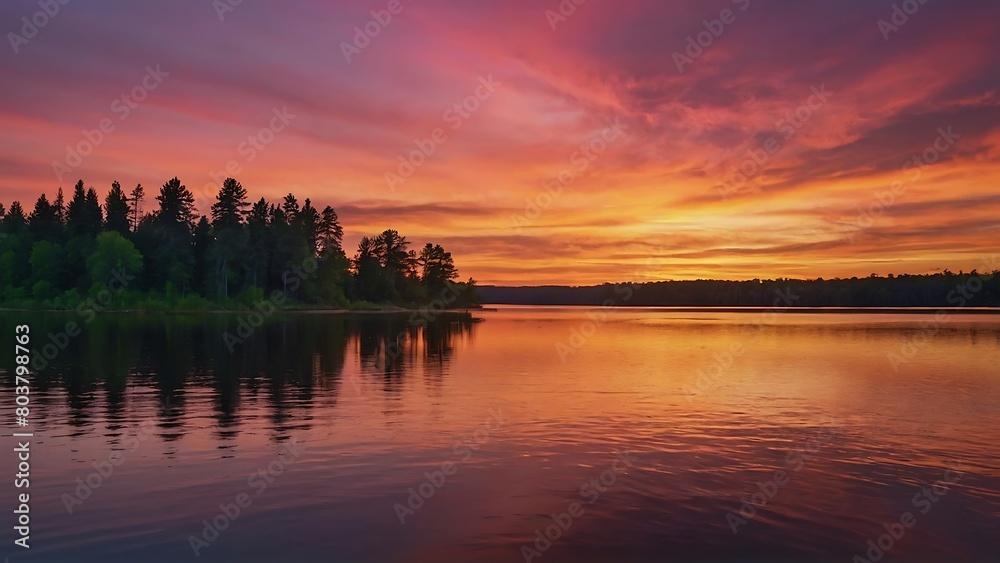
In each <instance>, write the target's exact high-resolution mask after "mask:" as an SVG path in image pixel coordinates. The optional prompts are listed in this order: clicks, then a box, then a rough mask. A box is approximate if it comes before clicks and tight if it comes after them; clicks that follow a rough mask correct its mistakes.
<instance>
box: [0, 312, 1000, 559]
mask: <svg viewBox="0 0 1000 563" xmlns="http://www.w3.org/2000/svg"><path fill="white" fill-rule="evenodd" d="M473 317H474V320H470V319H469V318H468V317H460V316H456V317H451V316H449V317H446V318H442V319H439V320H438V321H436V322H433V323H430V324H428V326H427V327H426V328H415V327H413V326H412V325H411V323H409V322H408V317H407V316H405V315H404V316H386V315H370V316H342V315H319V314H314V315H288V316H282V317H280V318H278V317H275V318H273V319H271V321H270V322H269V323H268V324H266V325H265V326H264V327H263V328H260V329H257V330H256V331H254V333H253V334H252V335H250V337H249V338H248V339H247V340H246V342H244V343H243V344H238V343H237V344H235V345H234V346H233V351H230V349H229V348H228V347H227V344H226V342H225V341H224V340H223V334H224V333H225V332H226V331H227V330H228V331H230V332H231V333H233V334H235V333H236V330H237V328H238V326H237V322H238V317H235V316H224V315H210V316H192V317H185V316H167V317H161V316H105V317H99V318H98V319H96V320H94V321H93V322H92V323H90V324H87V325H86V326H85V328H84V332H83V334H82V335H80V336H78V337H76V338H72V339H70V341H69V343H68V347H67V349H66V350H65V351H64V352H61V353H60V354H59V355H58V356H57V357H56V358H55V359H54V360H52V361H51V362H49V363H50V365H49V366H46V367H45V369H43V370H41V372H40V373H39V374H38V376H37V377H36V379H35V381H34V382H33V389H32V408H33V411H32V419H33V421H32V428H31V429H32V430H33V431H34V433H35V438H34V441H33V442H32V446H31V447H32V454H31V462H32V468H31V489H30V491H31V499H32V506H31V517H32V521H31V523H32V528H31V540H30V541H31V546H32V547H31V549H30V551H27V550H21V549H20V548H18V549H17V550H15V549H13V548H11V547H10V546H11V545H12V541H13V536H11V531H10V530H11V528H10V526H11V525H12V522H13V518H12V517H10V516H8V518H7V519H8V523H7V525H5V527H4V529H5V530H7V531H6V532H5V534H6V536H5V538H6V539H5V548H4V551H3V554H4V555H12V556H11V558H10V561H11V563H14V562H20V561H26V562H29V561H39V562H42V561H44V562H49V561H59V562H63V561H65V562H91V561H94V562H97V561H101V562H119V561H122V562H125V561H128V562H138V561H142V562H159V561H196V560H197V561H219V562H248V563H252V562H263V561H268V562H271V561H274V562H313V561H445V560H456V561H472V560H484V561H511V562H516V561H524V560H525V558H526V557H528V558H530V559H531V560H532V561H729V560H732V561H747V560H750V561H753V560H761V561H786V560H787V561H799V560H801V561H816V560H834V561H851V560H852V558H853V557H854V556H862V557H866V552H868V551H869V550H871V549H873V548H872V545H875V546H877V544H878V542H879V541H881V542H882V544H883V546H884V547H886V546H888V547H887V554H886V555H885V557H884V558H883V559H882V560H883V561H887V560H907V561H911V560H930V561H991V560H992V561H996V560H997V555H998V553H1000V548H998V544H997V540H998V539H1000V438H998V437H997V428H998V427H1000V316H983V315H968V316H963V315H952V316H950V317H949V318H948V319H946V322H944V323H939V324H938V325H937V326H936V327H935V326H934V325H931V324H928V322H929V321H933V316H932V315H888V314H886V315H880V314H869V315H851V314H822V315H820V314H815V315H814V314H785V315H776V316H774V317H773V318H772V317H770V316H767V317H762V316H761V315H760V314H759V313H758V314H752V313H711V312H703V313H698V312H671V311H669V310H655V309H646V310H642V309H619V310H615V311H613V312H611V311H601V310H591V309H586V308H520V307H504V308H500V309H499V310H498V311H496V312H482V313H476V314H475V315H473ZM70 320H75V321H78V322H79V321H81V320H82V319H81V318H75V319H74V318H73V315H72V314H70V315H42V314H32V315H24V314H13V313H3V317H2V318H0V331H2V332H0V334H2V335H4V336H3V337H4V338H6V339H8V340H13V334H14V331H13V327H14V325H15V324H20V323H23V322H27V323H30V324H31V326H32V332H33V334H34V335H35V336H34V338H35V342H36V344H37V343H44V342H45V335H46V334H48V333H49V332H50V331H55V332H58V331H60V330H61V327H62V326H63V325H65V323H66V322H67V321H70ZM244 335H245V333H244ZM12 347H13V346H4V347H3V348H4V351H3V354H4V355H2V356H0V359H2V361H3V363H2V367H5V368H7V371H3V370H0V373H3V382H4V384H5V385H6V386H7V387H8V389H9V388H10V387H11V386H12V384H13V378H12V375H11V374H10V366H11V365H12V364H13V360H12V357H11V355H10V353H11V351H10V350H7V348H12ZM3 396H4V397H5V399H4V400H3V406H4V409H3V413H4V414H3V416H4V420H12V419H13V406H14V405H13V401H12V395H11V393H5V394H4V395H3ZM11 427H12V426H11ZM7 442H8V443H11V442H12V439H11V438H8V439H7ZM8 452H9V450H8ZM112 459H113V460H114V461H115V462H116V463H117V465H116V466H112V465H111V464H110V461H109V460H112ZM0 463H2V464H3V466H4V467H5V471H7V474H8V475H9V476H10V475H12V474H13V473H15V472H16V471H15V465H14V464H15V462H14V456H13V455H12V454H10V453H8V454H7V455H5V456H3V460H2V462H0ZM95 464H97V466H98V467H102V468H104V470H105V472H107V467H112V468H113V471H112V472H111V473H110V474H108V475H107V476H106V477H101V476H100V475H99V474H97V469H95ZM95 475H96V476H95ZM602 479H603V481H602ZM88 480H89V482H90V485H86V483H87V482H88ZM92 485H96V486H92ZM935 487H936V488H935ZM88 491H89V494H88ZM421 493H424V495H423V496H421ZM13 494H14V489H13V487H12V486H11V483H8V485H6V486H5V487H3V490H2V498H3V501H4V503H5V504H4V508H3V509H4V510H5V511H9V510H11V509H12V508H13V507H14V498H13ZM425 496H426V497H428V498H424V497H425ZM237 499H240V500H242V501H243V502H244V503H245V504H246V506H244V507H243V508H241V509H240V513H239V515H238V516H236V517H235V518H234V519H231V518H230V517H228V516H222V511H221V509H220V504H221V505H223V506H225V505H230V504H233V503H234V502H236V501H237ZM246 501H249V503H248V504H247V503H246ZM67 507H68V508H67ZM70 511H72V513H70ZM553 514H555V515H556V520H558V521H559V523H561V524H562V527H560V525H559V523H554V520H553V516H552V515H553ZM8 515H10V512H8ZM907 515H908V516H907ZM901 519H902V520H905V523H907V524H909V526H907V527H904V526H903V525H902V524H898V523H899V522H900V521H901ZM213 520H214V521H217V522H219V523H220V524H224V526H221V527H224V528H225V529H223V530H221V531H218V533H217V534H216V530H214V529H212V530H206V524H205V523H206V522H209V523H210V522H212V521H213ZM401 520H402V522H401ZM886 524H888V525H889V530H894V531H895V532H896V534H897V535H899V537H898V538H892V537H890V536H888V535H886V536H885V537H883V538H881V540H880V536H883V535H884V534H888V533H889V532H887V529H886V528H885V527H884V525H886ZM894 524H897V525H896V526H894ZM563 528H565V530H564V529H563ZM546 532H548V533H550V534H552V535H553V536H556V537H557V539H555V540H549V539H547V538H545V537H544V536H545V534H546ZM192 537H198V538H200V539H201V541H204V543H205V545H202V546H201V547H200V549H199V555H198V556H197V557H196V556H195V553H194V550H193V549H192V545H191V538H192ZM539 538H543V539H539ZM209 539H211V540H212V541H208V540H209ZM869 540H871V541H872V542H873V544H871V545H869V544H868V542H869ZM890 540H891V542H890ZM890 543H891V546H890ZM875 549H879V548H877V547H876V548H875ZM877 554H878V553H877V552H872V555H877Z"/></svg>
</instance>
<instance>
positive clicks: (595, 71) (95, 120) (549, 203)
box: [0, 0, 1000, 285]
mask: <svg viewBox="0 0 1000 563" xmlns="http://www.w3.org/2000/svg"><path fill="white" fill-rule="evenodd" d="M227 1H232V3H233V4H235V3H237V2H236V0H217V1H216V2H215V3H213V2H212V1H211V0H183V1H170V2H166V1H158V2H134V1H125V0H117V1H111V0H106V1H90V2H83V1H79V0H76V1H70V2H69V3H68V4H66V5H64V6H63V5H60V6H59V11H58V13H56V14H55V15H54V16H52V17H51V18H50V17H48V16H45V17H44V18H43V17H42V16H37V18H36V20H37V21H44V20H48V21H45V23H44V25H42V26H40V28H39V29H37V33H35V34H31V33H30V32H31V31H32V30H31V29H28V30H27V31H28V33H24V29H23V28H24V27H25V23H24V21H23V20H22V18H24V17H28V18H29V20H30V19H31V18H32V16H33V14H35V13H36V12H39V11H40V8H39V4H38V2H37V1H30V0H7V1H5V2H3V4H2V5H0V19H2V21H3V31H4V33H5V35H6V37H7V39H8V44H7V45H5V46H4V47H3V49H2V55H0V65H2V69H3V73H2V76H3V85H4V86H3V91H2V94H0V96H2V100H3V103H2V105H0V112H2V128H3V132H4V135H3V137H2V139H0V202H3V203H4V205H5V206H9V204H10V202H11V201H13V200H21V202H22V205H24V207H25V208H27V209H28V210H30V208H31V207H32V205H33V204H34V200H35V199H36V198H37V196H38V194H40V193H42V192H45V193H47V194H48V195H49V198H50V199H51V198H52V197H54V195H55V192H56V190H57V188H58V187H60V186H62V187H63V189H64V190H66V191H69V190H71V189H72V186H73V184H74V183H75V182H76V180H77V179H80V178H82V179H83V180H84V182H85V183H86V184H87V185H92V186H94V187H96V188H97V189H98V191H99V192H100V193H101V195H102V197H103V194H104V193H106V191H107V189H108V187H109V186H110V184H111V182H112V181H113V180H118V181H120V182H121V183H122V184H123V186H124V187H125V188H126V190H129V189H131V188H132V187H134V186H135V184H136V183H142V184H143V185H144V186H145V187H146V193H147V204H146V205H147V209H149V208H151V207H152V203H153V201H152V198H153V196H155V193H156V192H157V191H158V190H159V187H160V186H161V185H162V184H163V183H164V182H165V181H166V180H167V179H169V178H171V177H173V176H178V177H179V178H180V179H181V181H182V182H183V183H184V184H186V185H187V186H188V187H189V188H190V189H191V190H192V191H193V192H194V193H195V194H196V196H197V198H198V206H199V209H201V210H202V211H205V210H207V208H208V205H209V204H210V203H211V198H212V196H214V194H215V192H216V191H217V189H218V186H219V184H220V183H221V182H220V181H217V180H216V179H213V176H215V177H217V178H219V179H220V180H221V179H223V178H225V177H226V176H228V175H230V174H228V173H227V172H226V167H227V166H230V165H236V166H238V167H239V170H240V171H239V172H238V173H236V174H233V175H234V176H235V177H236V178H237V179H238V180H240V182H242V184H243V185H244V187H246V188H247V190H248V191H249V192H250V196H251V198H252V199H257V198H259V197H261V196H264V197H266V198H267V199H268V200H271V201H273V200H276V199H278V198H280V197H281V196H282V195H284V194H286V193H288V192H293V193H295V194H296V195H297V196H298V198H299V200H300V201H302V200H304V199H305V198H307V197H309V198H311V199H312V200H313V203H314V205H316V206H319V207H321V208H322V206H325V205H332V206H334V207H335V208H336V209H337V210H338V212H339V213H340V217H341V220H342V222H343V224H344V226H345V230H346V239H347V240H346V242H345V246H346V247H347V251H348V254H350V255H353V253H354V248H355V246H356V244H357V241H358V239H360V237H361V236H363V235H370V234H375V233H378V232H380V231H382V230H384V229H386V228H395V229H397V230H399V231H400V232H401V233H402V234H404V235H406V236H407V237H408V239H409V240H410V241H411V242H413V243H414V246H417V245H423V243H424V242H436V243H440V244H442V245H443V246H444V247H445V248H446V249H448V250H450V251H451V252H452V253H453V254H454V256H455V259H456V262H457V264H458V266H459V269H460V273H461V274H462V276H463V277H468V276H472V277H474V278H476V279H477V280H478V281H479V282H480V283H487V284H492V283H497V284H506V285H530V284H537V283H561V284H588V283H598V282H603V281H623V280H639V281H643V280H656V279H690V278H699V277H711V278H731V279H748V278H755V277H760V278H765V277H775V276H782V277H786V276H787V277H809V278H815V277H818V276H823V277H834V276H847V277H850V276H867V275H869V274H871V273H873V272H874V273H879V274H888V273H903V272H909V273H923V272H932V271H935V270H940V269H943V268H950V269H951V270H954V271H958V270H960V269H965V270H970V269H973V268H977V267H978V268H979V269H980V270H982V269H983V267H984V266H983V265H984V261H987V259H988V258H989V257H990V256H991V255H993V254H995V253H997V242H998V240H1000V92H998V89H1000V48H998V45H997V37H998V30H1000V3H997V2H990V1H953V0H949V1H947V2H946V1H944V0H929V1H927V2H926V3H925V4H924V5H922V6H921V5H919V3H918V2H916V0H910V1H909V2H896V6H903V5H904V4H905V7H906V8H907V9H909V11H913V10H912V8H913V7H917V9H916V11H913V13H912V14H906V13H905V12H904V11H902V8H900V9H899V10H898V11H897V12H896V14H895V16H894V9H893V5H894V3H893V1H890V0H842V1H839V2H792V1H777V0H732V1H731V0H714V1H712V2H706V1H704V0H701V1H694V0H685V1H672V2H663V1H657V0H648V1H627V0H616V1H614V2H612V1H610V0H587V1H585V2H583V3H582V4H580V5H579V6H577V5H576V4H574V3H572V2H570V1H569V0H567V1H566V2H564V3H563V9H564V12H565V13H566V15H565V16H563V15H558V17H557V14H559V9H560V4H559V2H558V1H556V0H548V1H527V0H503V1H501V0H490V1H482V2H457V1H452V2H444V1H435V0H412V1H411V0H401V2H400V3H399V4H398V6H399V8H398V9H396V11H397V13H396V14H394V15H392V19H391V21H389V23H388V24H387V25H383V24H379V23H377V22H374V23H370V22H373V20H374V17H373V15H372V13H371V12H372V11H373V10H374V11H385V10H387V7H388V6H390V4H394V3H393V2H391V1H390V0H372V1H357V2H328V1H327V2H321V1H318V0H314V1H297V2H294V3H291V2H288V3H278V2H264V1H260V0H243V1H242V3H240V4H239V5H238V6H235V7H232V8H230V7H229V4H228V3H227ZM577 1H580V0H577ZM43 3H44V2H43ZM223 6H224V7H225V9H222V8H221V7H223ZM567 6H572V7H573V9H574V10H573V11H572V13H570V10H569V9H568V8H567ZM723 10H729V12H728V13H726V14H724V13H723ZM386 13H388V12H386ZM380 17H383V18H384V16H380ZM894 17H895V22H893V18H894ZM904 17H905V18H907V19H906V21H903V18H904ZM722 19H726V20H728V21H729V23H723V22H722V21H721V20H722ZM704 20H709V21H708V23H707V24H706V23H704ZM711 20H720V21H719V22H718V23H713V22H712V21H711ZM880 20H883V22H882V23H881V24H880ZM383 21H384V20H383ZM366 24H367V25H368V29H370V30H374V31H377V35H376V36H375V37H372V38H369V37H367V36H365V37H363V38H361V37H359V38H357V39H356V35H357V32H356V31H355V27H356V26H357V27H359V28H361V29H362V31H363V30H364V28H365V26H366ZM890 26H891V27H890ZM709 28H711V29H709ZM713 30H714V31H716V34H717V35H718V36H717V37H716V35H713V34H712V31H713ZM10 33H14V34H19V35H20V34H24V37H25V40H24V41H21V40H18V39H17V38H15V37H12V36H11V35H10ZM699 34H701V37H700V39H701V40H703V42H704V43H705V44H708V46H707V47H702V46H698V50H700V51H702V52H701V53H700V54H699V53H698V51H697V50H695V48H693V47H691V43H690V42H689V37H690V38H691V41H693V42H695V44H696V43H697V41H698V39H699ZM27 35H32V37H31V38H30V39H28V38H27ZM359 39H360V40H359ZM365 40H367V43H366V41H365ZM345 45H353V46H352V47H350V48H347V47H345ZM15 51H16V52H15ZM345 53H346V54H345ZM675 53H676V54H675ZM681 55H683V57H688V58H686V59H681V58H679V57H680V56H681ZM348 59H349V60H348ZM678 62H680V63H681V64H680V65H679V64H678ZM679 66H680V67H682V68H679ZM157 68H159V71H160V73H159V77H158V78H157V77H156V76H147V75H148V74H149V70H148V69H153V70H154V71H155V69H157ZM155 74H156V73H155V72H154V75H155ZM144 80H145V83H146V86H145V87H143V86H142V84H143V82H144ZM150 86H152V87H151V88H150ZM133 90H134V91H135V93H136V94H138V95H139V96H138V97H143V98H144V99H143V100H142V101H141V102H138V103H136V104H135V106H134V107H130V106H129V105H127V101H123V100H122V99H121V98H122V96H130V95H131V93H132V92H133ZM817 92H819V93H822V94H817ZM823 92H825V93H823ZM477 95H478V98H477V97H476V96H477ZM470 96H471V98H470ZM467 98H468V99H467ZM116 100H117V101H116ZM463 100H464V101H465V103H466V104H467V108H472V109H471V110H470V109H462V108H459V109H460V110H461V111H460V112H457V111H456V110H455V108H454V106H455V104H456V103H459V104H461V103H463ZM796 112H797V113H798V117H796ZM281 113H284V114H285V116H286V117H285V119H284V121H283V120H282V119H279V118H277V117H276V115H277V114H281ZM790 115H791V117H790V118H789V116H790ZM291 116H294V117H291ZM102 120H106V121H105V122H104V124H105V125H106V126H107V125H108V124H110V126H111V127H107V129H108V131H107V132H106V133H100V136H102V137H103V138H102V139H100V140H99V141H98V142H96V143H94V145H95V146H94V148H93V151H92V154H89V155H87V156H83V157H82V158H81V160H80V161H79V162H76V161H75V160H74V158H72V157H71V158H69V159H68V157H67V147H79V146H82V147H83V148H84V149H86V148H88V146H87V145H88V143H89V142H90V141H88V140H87V138H88V136H89V137H90V138H91V139H97V135H98V134H97V133H90V134H85V133H84V131H91V130H99V128H100V127H101V123H102ZM286 122H287V124H286ZM609 123H611V124H613V123H620V124H621V126H620V127H621V128H620V129H619V130H617V131H615V130H612V129H611V128H610V126H609ZM271 125H276V129H277V128H280V129H281V130H280V131H276V132H274V133H272V132H271V131H270V130H268V131H266V132H265V133H264V134H263V136H262V137H261V139H262V140H268V141H270V142H269V143H266V144H264V143H261V144H259V145H258V146H259V148H253V145H251V144H248V143H247V139H248V137H250V136H254V135H258V134H259V133H260V132H261V130H262V128H264V129H267V128H268V127H270V126H271ZM438 129H439V130H440V131H437V132H435V130H438ZM602 135H603V136H604V138H603V139H602ZM435 138H436V140H435ZM418 139H420V140H424V139H427V141H421V143H420V144H422V145H423V146H424V147H425V148H426V147H432V148H433V154H430V155H429V156H423V155H420V157H421V158H420V159H418V160H423V162H422V163H421V164H420V165H418V166H415V167H414V168H413V171H412V174H410V175H409V176H408V177H406V178H405V181H401V182H400V181H396V180H393V181H388V180H387V173H393V174H401V173H403V172H409V171H407V170H405V169H404V170H400V158H401V157H404V158H406V157H407V155H410V153H411V152H412V151H415V150H418V144H417V143H415V140H418ZM241 144H242V146H241ZM581 146H584V147H590V148H589V149H588V150H586V151H582V152H581ZM935 146H936V148H935ZM748 151H749V152H748ZM751 154H755V155H756V157H757V159H758V161H759V162H762V164H758V163H757V162H754V160H753V159H752V157H751V156H750V155H751ZM762 155H763V156H762ZM251 157H252V159H251ZM914 158H917V159H918V162H919V166H916V167H914V166H913V164H912V161H913V159H914ZM231 161H232V164H230V162H231ZM931 161H933V163H932V162H931ZM908 162H909V163H911V164H907V163H908ZM53 163H59V166H57V167H56V168H59V170H54V166H53ZM904 166H907V167H908V168H907V169H905V170H904ZM64 167H65V169H64ZM740 168H745V169H746V170H750V171H752V172H751V173H750V177H749V179H748V180H747V181H746V183H745V184H743V185H742V186H741V187H739V188H737V187H734V185H733V182H734V180H739V179H740V178H739V177H738V176H734V170H737V169H740ZM67 169H68V170H67ZM754 169H756V171H754ZM564 171H565V172H564ZM914 171H919V174H918V173H915V172H914ZM561 174H562V180H563V182H562V183H561V184H559V182H560V175H561ZM60 176H62V178H61V179H60ZM400 177H402V176H400ZM397 180H398V179H397ZM894 182H896V184H895V191H896V193H895V194H893V193H892V189H893V184H894ZM390 184H393V185H390ZM556 185H559V188H558V190H557V189H556V188H555V187H554V186H556ZM546 186H548V187H546ZM550 192H551V193H550ZM553 194H554V196H553ZM889 194H891V195H889ZM529 201H530V202H534V203H533V204H532V205H537V206H538V207H537V208H535V207H531V208H529V203H528V202H529ZM860 210H872V212H873V213H874V214H873V215H871V216H870V218H869V216H868V215H867V213H868V212H867V211H866V212H865V215H864V216H863V215H862V212H861V211H860Z"/></svg>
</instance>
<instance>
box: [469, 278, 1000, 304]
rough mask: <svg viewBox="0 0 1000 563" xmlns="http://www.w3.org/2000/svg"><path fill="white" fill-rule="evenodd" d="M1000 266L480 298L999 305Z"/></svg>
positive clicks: (492, 293) (536, 290)
mask: <svg viewBox="0 0 1000 563" xmlns="http://www.w3.org/2000/svg"><path fill="white" fill-rule="evenodd" d="M998 273H1000V272H989V273H979V272H977V271H975V270H974V271H972V272H968V273H966V272H959V273H957V274H956V273H953V272H950V271H948V270H945V271H944V272H943V273H940V274H931V275H899V276H897V275H892V274H890V275H889V276H888V277H879V276H876V275H874V274H872V276H870V277H867V278H849V279H822V278H819V279H815V280H795V279H777V280H751V281H716V280H695V281H667V282H653V283H642V284H620V285H612V284H604V285H597V286H588V287H561V286H540V287H495V286H482V287H480V288H479V294H480V296H481V297H482V298H483V302H484V303H495V304H509V305H594V306H596V305H604V304H613V305H614V306H622V307H630V306H637V307H638V306H642V307H645V306H659V307H776V306H778V307H788V306H790V307H1000V275H995V274H998Z"/></svg>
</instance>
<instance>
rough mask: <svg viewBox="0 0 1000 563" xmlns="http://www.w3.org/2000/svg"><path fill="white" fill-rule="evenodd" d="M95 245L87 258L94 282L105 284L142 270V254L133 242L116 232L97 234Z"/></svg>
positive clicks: (88, 269) (88, 268)
mask: <svg viewBox="0 0 1000 563" xmlns="http://www.w3.org/2000/svg"><path fill="white" fill-rule="evenodd" d="M96 246H97V247H96V249H95V250H94V253H93V254H91V255H90V257H89V258H88V259H87V271H88V272H89V274H90V279H91V280H92V281H93V283H94V284H100V285H107V284H110V283H111V281H112V280H121V279H123V278H124V277H125V276H134V275H137V274H138V273H139V272H141V271H142V254H140V253H139V251H138V250H136V248H135V245H134V244H132V243H131V242H129V241H128V240H127V239H126V238H125V237H123V236H122V235H120V234H118V233H117V232H114V231H108V232H104V233H101V234H100V235H98V236H97V245H96ZM118 283H119V284H121V283H122V282H120V281H119V282H118ZM119 289H120V288H119Z"/></svg>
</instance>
